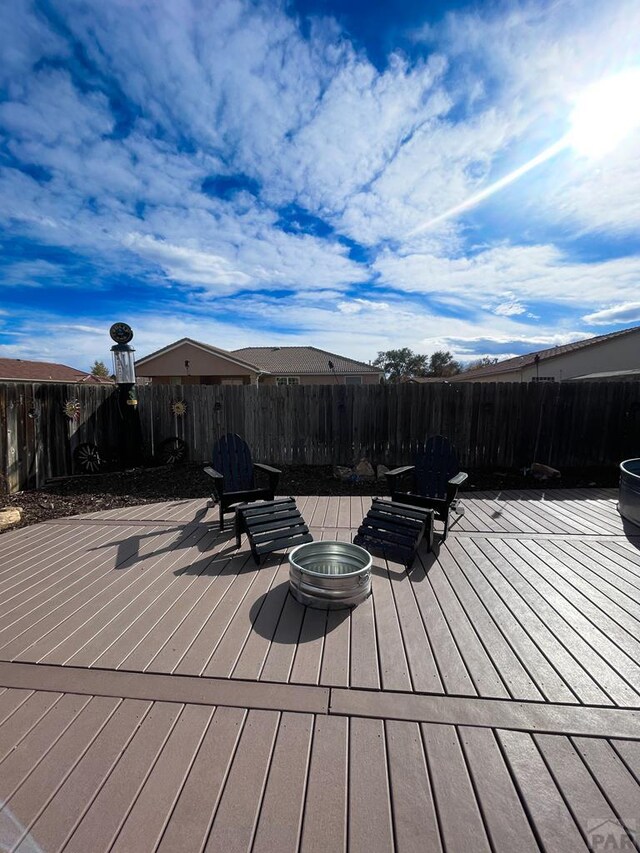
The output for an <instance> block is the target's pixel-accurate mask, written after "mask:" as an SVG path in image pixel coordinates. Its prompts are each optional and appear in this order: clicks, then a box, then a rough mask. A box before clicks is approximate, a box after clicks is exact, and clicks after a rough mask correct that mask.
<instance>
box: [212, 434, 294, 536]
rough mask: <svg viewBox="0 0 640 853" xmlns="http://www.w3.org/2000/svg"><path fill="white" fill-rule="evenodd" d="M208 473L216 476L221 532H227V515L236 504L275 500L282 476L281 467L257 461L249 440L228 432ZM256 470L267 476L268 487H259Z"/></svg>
mask: <svg viewBox="0 0 640 853" xmlns="http://www.w3.org/2000/svg"><path fill="white" fill-rule="evenodd" d="M204 470H205V473H207V474H209V476H210V477H213V482H214V491H215V494H214V499H215V500H217V501H218V504H219V506H220V530H224V513H225V512H230V511H231V508H232V507H233V506H234V505H235V504H239V503H247V502H249V501H259V500H265V501H272V500H273V498H274V494H275V491H276V489H277V488H278V478H279V477H280V471H279V470H278V469H277V468H272V467H271V465H262V464H261V463H259V462H254V461H253V460H252V459H251V451H250V450H249V446H248V445H247V443H246V441H244V439H242V438H240V436H239V435H236V434H234V433H227V435H225V436H223V437H222V438H221V439H220V440H219V441H217V442H216V443H215V444H214V446H213V453H212V454H211V466H210V467H206V468H205V469H204ZM256 470H258V471H262V472H264V473H265V474H267V476H268V478H269V485H268V486H257V485H256V476H255V474H256Z"/></svg>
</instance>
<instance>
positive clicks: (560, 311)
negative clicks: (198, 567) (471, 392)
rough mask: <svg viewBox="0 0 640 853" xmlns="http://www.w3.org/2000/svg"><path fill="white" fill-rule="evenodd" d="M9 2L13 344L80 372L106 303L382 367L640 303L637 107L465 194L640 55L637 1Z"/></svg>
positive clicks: (8, 330)
mask: <svg viewBox="0 0 640 853" xmlns="http://www.w3.org/2000/svg"><path fill="white" fill-rule="evenodd" d="M11 11H12V14H11V16H5V20H3V27H2V30H1V31H0V55H1V56H2V60H1V61H0V199H1V201H2V203H1V204H0V245H1V247H2V253H1V256H0V356H4V357H16V358H36V359H44V360H51V361H61V362H64V363H67V364H72V365H74V366H77V367H81V368H89V367H90V365H91V364H92V362H93V360H94V359H96V358H97V359H102V360H104V361H106V362H108V361H109V346H110V343H111V342H110V340H109V338H108V329H109V326H110V325H111V323H112V322H114V321H116V320H123V321H126V322H128V323H130V325H131V326H132V327H133V328H134V332H135V338H134V344H135V345H136V348H137V350H138V353H139V354H140V355H142V354H146V353H149V352H151V351H153V350H154V349H157V348H159V347H161V346H164V345H166V344H168V343H170V342H171V341H173V340H176V339H177V338H180V337H183V336H190V337H193V338H196V339H198V340H203V341H206V342H208V343H211V344H214V345H216V346H221V347H225V348H229V349H233V348H238V347H244V346H249V345H254V346H258V345H265V346H266V345H280V346H284V345H288V344H289V345H293V344H311V345H314V346H318V347H322V348H324V349H328V350H331V351H334V352H339V353H343V354H345V355H350V356H352V357H355V358H359V359H362V360H365V361H367V360H369V359H372V358H374V357H375V355H376V353H377V352H378V350H386V349H389V348H395V347H401V346H409V347H411V348H412V349H414V350H415V351H418V352H423V353H431V352H433V351H434V350H436V349H442V348H444V349H449V350H451V351H452V352H453V353H454V354H455V355H456V356H457V357H458V358H460V359H462V360H463V361H468V360H471V359H474V358H477V357H479V356H482V355H495V356H500V357H505V356H509V355H513V354H516V353H520V352H527V351H530V350H532V349H538V348H542V347H545V346H552V345H554V344H557V343H565V342H567V341H570V340H574V339H577V338H581V337H587V336H589V335H595V334H602V333H604V332H607V331H610V330H614V329H618V328H623V327H626V326H630V325H634V324H637V323H640V237H639V235H640V131H639V129H638V126H637V125H636V126H635V127H631V128H630V129H629V130H628V132H627V133H626V134H625V135H624V136H623V137H622V138H621V139H620V140H619V141H618V143H617V144H616V145H615V146H614V147H612V148H611V150H609V151H608V152H607V153H606V154H604V155H601V156H593V155H592V154H591V153H589V154H586V153H584V151H583V150H582V148H581V146H580V145H578V144H566V145H563V146H562V147H561V148H560V149H559V150H558V151H557V152H556V153H555V154H554V156H551V157H549V158H548V159H547V160H545V161H544V162H541V163H540V164H539V165H538V166H537V167H536V168H534V169H531V170H530V171H529V172H527V173H525V174H523V175H522V176H521V177H520V178H519V179H518V180H515V181H513V182H512V183H510V184H508V185H507V186H505V187H504V188H503V189H501V190H499V191H497V192H495V193H494V194H492V195H490V196H488V197H487V198H484V199H482V200H480V201H478V203H476V204H473V205H470V206H466V207H465V206H464V203H465V201H467V200H468V199H470V198H473V197H475V196H477V195H478V194H482V193H483V191H484V190H485V189H486V188H487V187H489V186H491V185H492V184H493V183H494V182H496V181H498V180H500V179H501V178H503V177H504V176H505V175H508V174H510V173H511V172H512V171H513V170H514V169H517V168H519V167H521V166H523V165H524V164H526V163H528V162H529V161H530V160H531V159H532V158H534V157H536V156H537V155H539V154H540V153H541V152H543V151H545V150H547V149H548V148H549V146H553V145H554V143H557V142H558V140H561V139H565V138H568V137H567V136H566V135H567V133H568V132H569V131H571V127H572V118H571V117H572V115H573V114H574V111H575V110H576V109H577V106H576V105H579V104H580V103H582V101H581V99H584V92H588V91H590V90H591V88H590V87H592V86H593V85H594V84H597V83H598V81H600V80H606V79H608V78H609V77H611V76H615V75H619V74H621V73H622V74H623V76H624V74H625V73H627V72H629V71H630V70H631V72H632V73H633V69H637V68H638V67H639V66H640V7H639V6H638V4H637V2H635V0H634V2H623V0H620V2H617V0H608V2H607V3H584V2H583V0H580V2H568V0H556V1H555V2H548V3H539V2H522V3H517V4H516V3H496V4H493V3H481V4H475V5H467V4H464V3H461V2H454V3H444V2H441V3H431V4H427V3H424V2H403V0H396V2H391V0H380V2H377V3H369V2H365V0H352V2H343V3H340V2H337V0H298V2H288V3H278V2H239V0H215V2H213V0H212V2H205V0H154V2H153V3H142V2H134V0H109V2H102V0H101V2H97V0H95V2H87V0H82V2H76V1H75V0H35V2H28V1H27V0H11ZM629 100H630V101H632V100H633V101H634V103H635V102H640V92H638V93H637V97H636V98H635V99H633V98H631V97H630V98H629ZM603 123H604V122H603ZM459 208H460V209H459ZM457 209H459V211H458V212H457V213H456V212H455V211H456V210H457ZM451 211H454V212H453V213H452V212H451Z"/></svg>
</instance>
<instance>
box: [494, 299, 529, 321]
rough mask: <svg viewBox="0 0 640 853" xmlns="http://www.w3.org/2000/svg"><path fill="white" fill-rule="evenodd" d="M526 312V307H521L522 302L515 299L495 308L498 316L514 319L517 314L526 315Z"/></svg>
mask: <svg viewBox="0 0 640 853" xmlns="http://www.w3.org/2000/svg"><path fill="white" fill-rule="evenodd" d="M526 310H527V309H526V308H525V307H524V305H521V304H520V302H518V301H517V300H515V299H512V300H510V301H508V302H501V303H500V305H496V307H495V308H494V311H495V312H496V314H502V315H503V316H504V317H513V316H516V315H517V314H525V313H526Z"/></svg>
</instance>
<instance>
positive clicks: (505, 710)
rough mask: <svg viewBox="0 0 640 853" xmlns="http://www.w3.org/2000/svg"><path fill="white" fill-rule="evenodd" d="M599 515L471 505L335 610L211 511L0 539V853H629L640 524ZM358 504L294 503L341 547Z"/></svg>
mask: <svg viewBox="0 0 640 853" xmlns="http://www.w3.org/2000/svg"><path fill="white" fill-rule="evenodd" d="M615 500H616V495H615V493H614V492H613V491H611V490H597V489H588V490H586V489H585V490H564V491H549V492H546V493H545V492H541V491H537V492H521V493H518V492H503V493H501V494H497V493H492V494H483V493H478V494H474V495H465V496H464V506H465V515H464V516H463V517H461V518H459V519H458V520H457V521H456V522H455V523H454V525H453V527H452V528H451V531H450V534H449V537H448V538H447V541H446V542H445V543H440V546H439V547H438V548H437V550H436V551H435V552H434V553H432V554H428V553H426V552H425V551H424V550H421V551H420V554H419V557H418V559H417V560H416V562H415V564H414V566H413V568H412V570H411V572H410V573H409V575H407V573H406V572H405V570H404V569H403V567H402V566H400V565H398V564H395V563H393V562H391V561H385V560H383V559H381V558H379V557H378V558H376V559H374V574H373V595H372V596H371V598H369V599H368V600H367V602H366V603H364V604H362V605H360V606H359V607H357V608H356V609H355V610H353V611H333V612H330V613H329V614H327V613H325V612H322V611H316V610H311V609H305V608H303V607H301V606H300V605H298V604H297V602H295V600H294V599H293V598H292V597H291V596H290V595H289V593H288V582H287V578H288V564H287V561H286V555H278V556H275V557H273V558H270V559H267V560H265V561H264V562H263V564H262V566H261V567H260V568H259V569H258V568H257V567H256V566H255V564H254V562H253V560H252V559H251V557H250V554H249V551H248V548H247V546H246V540H245V541H243V544H242V546H241V548H240V549H239V550H236V547H235V539H234V537H233V535H232V533H231V532H230V531H229V532H225V533H224V534H219V533H218V532H217V528H216V526H215V525H214V524H213V522H214V520H215V521H216V522H217V516H216V513H215V511H214V510H210V509H209V508H208V505H207V502H206V501H181V502H178V503H174V504H153V505H145V506H140V507H133V508H131V507H130V508H126V509H120V510H114V511H109V512H100V513H94V514H91V515H86V516H82V517H77V518H70V519H60V520H57V521H53V522H48V523H45V524H40V525H37V526H34V527H28V528H24V529H21V530H18V531H14V532H13V533H9V534H5V535H3V536H2V537H0V805H1V806H2V808H1V809H0V849H2V850H5V849H6V850H20V851H21V852H23V851H24V853H26V851H45V853H49V851H57V850H65V851H82V853H88V851H91V853H93V851H101V850H118V851H136V853H137V851H154V850H162V851H172V853H173V851H185V853H190V851H201V850H208V851H219V850H224V851H225V853H227V851H229V853H232V851H250V850H253V851H279V852H280V851H283V853H287V851H297V850H302V851H323V853H324V851H329V853H333V851H343V850H344V851H346V850H349V851H360V850H363V851H366V853H377V851H414V850H415V851H431V850H434V851H437V850H443V851H446V852H447V853H451V851H464V853H468V851H470V850H473V851H484V850H486V851H493V852H494V853H496V851H508V853H512V851H515V850H517V851H520V850H522V851H528V850H545V851H554V853H555V851H573V850H586V849H593V850H599V849H601V850H604V849H616V850H626V849H635V847H636V846H637V844H638V842H639V841H640V784H639V783H640V663H639V661H640V631H639V628H640V529H638V528H633V527H629V528H627V529H626V530H625V527H624V525H623V523H622V522H621V519H620V517H619V515H618V513H617V510H616V506H615ZM369 502H370V499H369V498H360V497H353V498H328V497H308V498H307V497H303V498H299V499H298V506H299V508H300V510H301V512H302V514H303V516H304V518H305V519H306V521H307V523H308V524H309V526H310V527H311V529H312V533H313V535H314V537H315V538H328V539H341V540H345V541H350V540H351V538H352V535H353V532H354V530H355V528H357V526H358V525H359V524H360V521H361V520H362V517H363V515H364V514H365V512H366V510H367V508H368V504H369ZM437 538H438V537H436V539H437ZM605 844H609V846H608V847H605ZM612 844H617V845H618V846H617V847H614V846H611V845H612ZM624 845H626V846H624Z"/></svg>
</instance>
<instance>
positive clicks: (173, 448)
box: [158, 437, 187, 465]
mask: <svg viewBox="0 0 640 853" xmlns="http://www.w3.org/2000/svg"><path fill="white" fill-rule="evenodd" d="M186 454H187V445H186V443H185V442H184V441H183V440H182V439H181V438H177V437H173V438H166V439H165V440H164V441H163V442H162V444H161V445H160V448H159V450H158V457H159V458H160V461H161V462H162V464H163V465H174V464H175V463H176V462H182V461H183V459H184V458H185V456H186Z"/></svg>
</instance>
